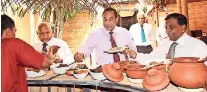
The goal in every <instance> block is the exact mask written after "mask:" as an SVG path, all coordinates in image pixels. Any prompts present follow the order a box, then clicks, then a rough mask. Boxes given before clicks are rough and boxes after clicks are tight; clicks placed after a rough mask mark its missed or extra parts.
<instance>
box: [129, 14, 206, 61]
mask: <svg viewBox="0 0 207 92" xmlns="http://www.w3.org/2000/svg"><path fill="white" fill-rule="evenodd" d="M165 20H166V31H167V34H168V36H169V38H170V40H164V41H162V42H161V43H160V45H158V47H157V48H156V49H155V50H153V51H152V52H151V53H150V54H148V55H144V54H140V53H138V54H137V57H136V59H137V61H138V62H139V63H140V64H144V65H148V64H149V63H150V62H146V61H148V60H152V59H165V58H166V57H167V58H169V59H171V58H174V57H205V56H207V46H206V44H205V43H204V42H202V41H200V40H198V39H196V38H193V37H191V36H189V35H188V34H186V32H185V31H186V28H187V18H186V17H185V16H184V15H182V14H178V13H173V14H169V15H168V16H167V17H166V18H165ZM130 54H136V53H135V52H132V51H131V53H130ZM205 64H206V65H207V62H205Z"/></svg>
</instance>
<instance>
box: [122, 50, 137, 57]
mask: <svg viewBox="0 0 207 92" xmlns="http://www.w3.org/2000/svg"><path fill="white" fill-rule="evenodd" d="M123 54H125V55H127V56H129V57H130V58H132V59H135V58H136V56H137V52H136V51H134V50H132V49H126V50H124V51H123Z"/></svg>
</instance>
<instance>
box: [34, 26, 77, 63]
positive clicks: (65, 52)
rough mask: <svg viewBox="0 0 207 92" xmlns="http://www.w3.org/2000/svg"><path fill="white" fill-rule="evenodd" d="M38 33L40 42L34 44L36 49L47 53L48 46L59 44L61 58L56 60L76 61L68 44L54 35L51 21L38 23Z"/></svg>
mask: <svg viewBox="0 0 207 92" xmlns="http://www.w3.org/2000/svg"><path fill="white" fill-rule="evenodd" d="M37 35H38V37H39V40H40V42H38V43H36V44H34V45H33V47H34V48H35V50H37V51H38V52H41V53H43V54H45V53H47V52H48V48H49V47H50V46H59V47H60V48H59V50H58V52H57V54H56V55H57V57H59V58H58V59H57V60H56V61H57V62H63V63H65V64H70V63H72V62H74V58H73V54H72V52H71V51H70V48H69V46H68V44H67V43H66V42H65V41H63V40H61V39H58V38H54V37H53V33H52V28H51V26H50V24H49V23H47V22H42V23H40V24H39V25H38V30H37Z"/></svg>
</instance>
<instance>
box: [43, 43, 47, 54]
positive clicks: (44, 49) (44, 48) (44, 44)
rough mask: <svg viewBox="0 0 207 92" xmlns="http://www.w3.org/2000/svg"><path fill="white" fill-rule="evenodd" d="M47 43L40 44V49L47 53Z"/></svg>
mask: <svg viewBox="0 0 207 92" xmlns="http://www.w3.org/2000/svg"><path fill="white" fill-rule="evenodd" d="M47 45H48V44H47V43H43V44H42V51H44V52H45V53H47Z"/></svg>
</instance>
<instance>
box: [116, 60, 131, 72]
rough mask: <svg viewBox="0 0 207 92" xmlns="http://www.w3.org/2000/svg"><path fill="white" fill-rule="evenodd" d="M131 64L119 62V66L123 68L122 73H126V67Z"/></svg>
mask: <svg viewBox="0 0 207 92" xmlns="http://www.w3.org/2000/svg"><path fill="white" fill-rule="evenodd" d="M128 63H129V62H128V61H120V62H118V64H119V65H120V67H121V71H122V72H124V73H125V72H126V71H125V69H124V67H125V66H126V65H127V64H128Z"/></svg>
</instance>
